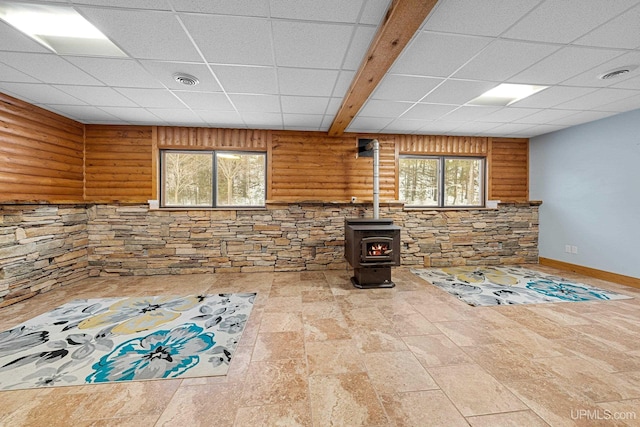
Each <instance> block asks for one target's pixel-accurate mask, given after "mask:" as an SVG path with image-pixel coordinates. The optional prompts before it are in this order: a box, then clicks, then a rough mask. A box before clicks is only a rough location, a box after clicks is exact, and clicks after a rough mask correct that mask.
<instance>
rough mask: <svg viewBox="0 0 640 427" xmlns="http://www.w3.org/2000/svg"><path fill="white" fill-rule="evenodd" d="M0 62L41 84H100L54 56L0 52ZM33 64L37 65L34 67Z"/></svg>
mask: <svg viewBox="0 0 640 427" xmlns="http://www.w3.org/2000/svg"><path fill="white" fill-rule="evenodd" d="M0 62H2V63H5V64H8V65H10V66H11V67H13V68H15V69H17V70H18V71H21V72H23V73H25V74H27V75H29V76H31V77H34V78H36V79H38V80H40V81H41V82H43V83H53V84H56V83H58V84H77V85H96V86H97V85H100V84H101V83H100V82H99V81H98V80H96V79H94V78H93V77H91V76H90V75H88V74H87V73H85V72H84V71H82V70H80V69H79V68H77V67H75V66H74V65H72V64H70V63H68V62H67V61H65V60H64V59H63V58H62V57H60V56H58V55H55V54H42V53H22V52H0ZM34 64H38V65H37V66H34Z"/></svg>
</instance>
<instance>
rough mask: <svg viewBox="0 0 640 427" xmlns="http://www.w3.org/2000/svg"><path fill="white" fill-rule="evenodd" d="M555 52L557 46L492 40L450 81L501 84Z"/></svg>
mask: <svg viewBox="0 0 640 427" xmlns="http://www.w3.org/2000/svg"><path fill="white" fill-rule="evenodd" d="M558 49H559V47H558V46H553V45H548V44H540V43H525V42H517V41H512V40H500V39H498V40H496V41H494V42H493V43H491V44H490V45H489V46H487V48H486V49H484V50H483V51H482V52H481V53H480V54H479V55H478V56H476V57H475V58H473V59H472V60H471V61H469V62H468V63H467V64H465V65H464V66H463V67H462V68H461V69H460V70H458V71H457V72H456V73H455V74H454V77H456V78H461V79H473V80H491V81H496V82H501V81H503V80H506V79H508V78H509V77H511V76H513V75H514V74H517V73H519V72H521V71H523V70H525V69H526V68H528V67H530V66H532V65H533V64H535V63H536V62H538V61H540V60H541V59H543V58H545V57H547V56H549V55H550V54H552V53H553V52H555V51H557V50H558Z"/></svg>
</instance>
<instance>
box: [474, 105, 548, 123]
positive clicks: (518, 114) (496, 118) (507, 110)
mask: <svg viewBox="0 0 640 427" xmlns="http://www.w3.org/2000/svg"><path fill="white" fill-rule="evenodd" d="M540 111H542V110H540V109H538V108H516V107H504V108H502V109H500V110H498V111H496V112H494V113H491V114H488V115H486V116H484V117H483V118H482V121H486V122H493V123H509V122H517V121H519V119H522V118H524V117H528V116H531V115H532V114H536V113H538V112H540Z"/></svg>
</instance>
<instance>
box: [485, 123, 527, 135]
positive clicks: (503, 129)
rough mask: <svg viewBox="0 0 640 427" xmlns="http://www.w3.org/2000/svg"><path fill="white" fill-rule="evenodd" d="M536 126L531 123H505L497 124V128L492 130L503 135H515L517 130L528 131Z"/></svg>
mask: <svg viewBox="0 0 640 427" xmlns="http://www.w3.org/2000/svg"><path fill="white" fill-rule="evenodd" d="M534 126H535V125H534ZM534 126H532V125H531V124H529V123H505V124H502V125H499V126H496V127H495V128H493V129H491V131H492V132H495V133H496V134H497V135H501V136H514V135H515V134H516V133H517V132H523V131H527V130H529V129H531V128H533V127H534Z"/></svg>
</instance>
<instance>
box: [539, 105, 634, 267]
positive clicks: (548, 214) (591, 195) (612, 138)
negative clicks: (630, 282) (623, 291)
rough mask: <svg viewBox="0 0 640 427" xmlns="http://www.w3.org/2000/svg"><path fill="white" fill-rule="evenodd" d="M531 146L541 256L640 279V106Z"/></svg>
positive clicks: (576, 127) (562, 131)
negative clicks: (569, 249) (568, 247)
mask: <svg viewBox="0 0 640 427" xmlns="http://www.w3.org/2000/svg"><path fill="white" fill-rule="evenodd" d="M529 147H530V148H529V149H530V153H529V162H530V164H529V174H530V176H529V182H530V188H529V194H530V199H531V200H542V201H543V204H542V206H541V207H540V256H541V257H544V258H551V259H554V260H558V261H564V262H568V263H571V264H577V265H581V266H585V267H590V268H595V269H598V270H604V271H609V272H612V273H617V274H622V275H626V276H631V277H636V278H640V110H635V111H631V112H628V113H623V114H619V115H616V116H613V117H609V118H606V119H602V120H598V121H596V122H592V123H586V124H584V125H579V126H575V127H572V128H569V129H564V130H561V131H558V132H553V133H550V134H546V135H541V136H538V137H535V138H532V139H531V141H530V144H529ZM565 245H572V246H577V248H578V253H577V254H570V253H566V252H565Z"/></svg>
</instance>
